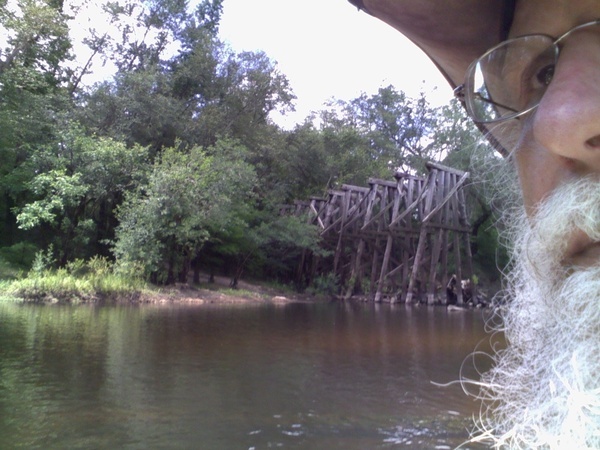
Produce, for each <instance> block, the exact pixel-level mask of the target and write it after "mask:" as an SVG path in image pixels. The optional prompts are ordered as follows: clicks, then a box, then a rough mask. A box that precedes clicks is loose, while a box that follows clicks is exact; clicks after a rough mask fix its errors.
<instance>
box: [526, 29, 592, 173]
mask: <svg viewBox="0 0 600 450" xmlns="http://www.w3.org/2000/svg"><path fill="white" fill-rule="evenodd" d="M533 135H534V138H535V140H536V141H537V143H538V144H541V146H542V147H543V148H545V149H546V150H547V151H549V152H551V153H552V154H554V155H555V156H559V157H561V158H559V159H560V160H563V161H564V162H566V163H567V164H566V166H568V167H569V168H570V169H571V170H575V171H577V172H581V173H593V172H600V34H598V33H580V34H577V35H574V36H572V37H570V39H569V40H568V42H567V43H565V46H564V48H563V49H562V51H561V55H560V58H559V61H558V64H557V67H556V69H555V73H554V78H553V79H552V82H551V83H550V85H549V86H548V89H547V91H546V93H545V94H544V97H543V98H542V101H541V102H540V104H539V106H538V108H537V111H536V113H535V116H534V119H533Z"/></svg>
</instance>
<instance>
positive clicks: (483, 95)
mask: <svg viewBox="0 0 600 450" xmlns="http://www.w3.org/2000/svg"><path fill="white" fill-rule="evenodd" d="M557 59H558V46H557V45H556V44H554V41H553V39H552V38H550V37H549V36H544V35H531V36H524V37H520V38H516V39H512V40H509V41H506V42H504V43H503V44H501V45H499V46H498V47H495V48H494V49H492V50H490V51H489V52H488V53H486V54H485V55H484V56H482V57H481V58H479V59H478V60H477V61H475V63H474V64H473V65H472V66H471V68H470V69H469V74H468V78H467V80H466V84H465V88H466V102H467V110H468V112H469V114H470V115H471V116H472V117H473V118H474V119H475V120H476V121H478V122H483V123H491V122H496V121H499V120H504V119H508V118H511V117H516V116H518V115H520V114H522V113H524V112H527V111H528V110H530V109H532V108H534V107H535V106H537V104H538V103H539V102H540V100H541V98H542V96H543V94H544V92H545V91H546V88H547V86H548V84H549V83H550V81H551V79H552V75H553V74H554V66H555V65H556V61H557Z"/></svg>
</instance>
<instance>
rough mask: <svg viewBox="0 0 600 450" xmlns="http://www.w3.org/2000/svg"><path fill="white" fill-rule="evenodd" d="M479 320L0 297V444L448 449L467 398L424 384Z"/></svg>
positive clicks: (416, 311) (466, 418) (441, 312)
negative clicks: (67, 303)
mask: <svg viewBox="0 0 600 450" xmlns="http://www.w3.org/2000/svg"><path fill="white" fill-rule="evenodd" d="M484 322H485V313H483V312H482V311H479V310H467V311H456V312H450V311H446V309H445V308H441V307H437V308H431V307H405V306H404V305H402V306H400V305H397V306H394V305H373V304H363V303H360V304H358V303H343V302H332V303H287V304H262V305H256V304H253V305H224V306H218V305H196V306H194V305H177V304H168V305H142V306H93V305H79V306H59V305H54V306H40V305H21V304H14V303H0V449H16V448H26V449H37V448H39V449H116V448H119V449H208V450H213V449H214V450H221V449H223V450H234V449H242V450H261V449H269V448H282V449H307V450H319V449H324V450H330V449H344V450H353V449H366V450H369V449H396V448H410V449H451V448H455V447H456V446H458V445H459V444H461V443H462V442H463V441H465V440H466V439H467V438H468V429H470V427H471V417H472V415H473V414H477V413H478V408H479V407H478V404H477V402H475V401H473V400H472V399H471V398H469V397H467V396H466V395H465V394H464V393H463V391H462V389H461V387H460V386H458V385H451V386H449V387H439V386H437V385H435V384H433V383H432V382H435V383H447V382H451V381H453V380H456V379H457V378H458V375H459V370H460V367H461V364H462V363H463V361H464V360H465V358H467V356H468V355H469V354H470V353H471V352H472V351H473V350H474V349H475V347H476V346H479V348H481V349H483V350H486V349H487V346H486V344H485V343H486V341H487V338H486V335H485V333H484ZM467 360H468V359H467ZM468 375H472V373H469V374H468ZM465 448H471V449H475V448H483V447H477V446H475V445H468V446H466V447H465Z"/></svg>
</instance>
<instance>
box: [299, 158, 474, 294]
mask: <svg viewBox="0 0 600 450" xmlns="http://www.w3.org/2000/svg"><path fill="white" fill-rule="evenodd" d="M427 169H428V170H429V174H428V176H427V177H418V176H413V175H409V174H404V173H397V174H396V175H395V177H394V178H395V181H386V180H380V179H370V180H369V187H368V188H367V187H359V186H350V185H343V186H342V187H341V189H339V190H330V191H329V194H328V198H327V199H322V198H317V197H313V198H311V199H310V201H309V202H300V201H297V202H295V204H294V207H293V210H294V214H297V215H301V214H307V217H308V218H307V220H309V221H310V222H311V223H313V224H315V225H317V226H319V227H320V229H321V235H322V237H323V242H324V245H326V246H327V247H328V248H330V249H331V250H332V254H333V262H332V263H331V261H329V262H328V265H329V268H330V270H333V272H334V273H335V274H336V276H337V277H338V279H339V280H340V281H342V284H343V286H344V289H345V291H344V292H343V295H344V297H350V296H352V295H355V294H363V295H367V298H369V299H372V300H374V301H376V302H381V301H389V302H392V303H394V302H399V301H404V302H406V303H413V302H416V301H425V302H427V304H434V303H436V302H437V301H441V302H445V290H444V289H442V292H443V295H441V296H440V295H439V291H440V287H442V288H445V287H446V285H447V283H448V280H449V277H450V276H451V275H449V268H452V269H453V273H454V274H455V275H456V277H457V279H458V280H461V279H462V278H463V276H464V277H466V278H471V276H472V273H473V270H472V262H471V249H470V242H469V236H470V231H471V229H470V226H469V223H468V218H467V208H466V204H465V194H464V186H465V181H466V180H467V178H468V176H469V174H468V172H462V171H459V170H456V169H452V168H450V167H445V166H442V165H440V164H435V163H428V164H427ZM318 264H319V261H314V260H313V261H312V263H311V264H308V265H307V264H306V258H303V261H302V262H301V266H300V268H299V270H300V271H306V270H312V271H313V272H314V271H315V270H316V269H315V268H316V265H318ZM463 268H464V269H466V273H463ZM322 269H323V268H322ZM457 295H458V302H459V303H462V302H463V298H462V291H461V289H458V292H457Z"/></svg>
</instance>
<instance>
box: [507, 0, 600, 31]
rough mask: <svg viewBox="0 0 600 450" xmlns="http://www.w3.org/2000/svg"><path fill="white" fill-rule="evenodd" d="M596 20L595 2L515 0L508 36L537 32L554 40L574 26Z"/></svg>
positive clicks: (598, 5) (599, 8)
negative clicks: (552, 37)
mask: <svg viewBox="0 0 600 450" xmlns="http://www.w3.org/2000/svg"><path fill="white" fill-rule="evenodd" d="M599 18H600V1H599V0H519V1H517V4H516V7H515V13H514V17H513V22H512V26H511V29H510V32H509V36H510V37H515V36H523V35H527V34H535V33H541V34H547V35H549V36H554V37H558V36H560V35H561V34H563V33H564V32H565V31H567V30H569V29H571V28H573V27H574V26H576V25H580V24H582V23H585V22H589V21H591V20H596V19H599Z"/></svg>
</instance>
